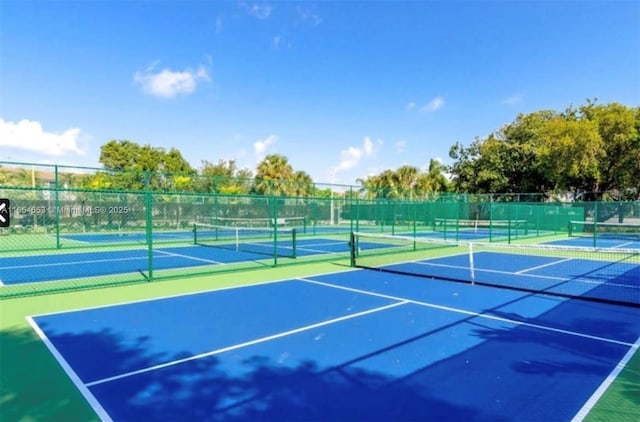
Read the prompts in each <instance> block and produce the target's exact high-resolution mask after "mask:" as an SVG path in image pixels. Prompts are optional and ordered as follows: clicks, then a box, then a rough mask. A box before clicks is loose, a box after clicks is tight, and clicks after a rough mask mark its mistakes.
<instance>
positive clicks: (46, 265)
mask: <svg viewBox="0 0 640 422" xmlns="http://www.w3.org/2000/svg"><path fill="white" fill-rule="evenodd" d="M51 256H64V255H51ZM139 259H148V257H147V256H146V255H145V256H135V257H128V258H109V259H91V260H86V261H70V262H52V263H48V264H31V265H14V266H10V267H0V270H15V269H19V268H42V267H59V266H64V265H80V264H95V263H97V262H119V261H135V260H139Z"/></svg>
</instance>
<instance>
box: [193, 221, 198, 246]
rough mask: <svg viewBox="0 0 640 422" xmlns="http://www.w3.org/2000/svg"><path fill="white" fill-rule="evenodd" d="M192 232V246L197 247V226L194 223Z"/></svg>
mask: <svg viewBox="0 0 640 422" xmlns="http://www.w3.org/2000/svg"><path fill="white" fill-rule="evenodd" d="M191 230H192V231H193V244H194V245H197V244H198V225H197V224H196V223H193V229H191Z"/></svg>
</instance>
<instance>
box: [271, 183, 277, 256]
mask: <svg viewBox="0 0 640 422" xmlns="http://www.w3.org/2000/svg"><path fill="white" fill-rule="evenodd" d="M271 201H273V213H272V215H273V266H274V267H275V266H277V265H278V200H277V197H276V196H275V195H271Z"/></svg>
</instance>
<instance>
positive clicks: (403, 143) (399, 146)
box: [393, 141, 407, 154]
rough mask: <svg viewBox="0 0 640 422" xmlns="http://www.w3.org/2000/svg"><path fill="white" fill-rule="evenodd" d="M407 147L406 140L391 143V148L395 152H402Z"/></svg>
mask: <svg viewBox="0 0 640 422" xmlns="http://www.w3.org/2000/svg"><path fill="white" fill-rule="evenodd" d="M406 147H407V141H397V142H396V143H395V144H393V149H394V151H395V152H396V153H398V154H402V153H403V152H404V150H405V148H406Z"/></svg>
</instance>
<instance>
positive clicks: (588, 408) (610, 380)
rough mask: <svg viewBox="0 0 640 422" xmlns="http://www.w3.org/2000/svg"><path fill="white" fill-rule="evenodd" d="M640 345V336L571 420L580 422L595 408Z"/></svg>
mask: <svg viewBox="0 0 640 422" xmlns="http://www.w3.org/2000/svg"><path fill="white" fill-rule="evenodd" d="M639 347H640V337H639V338H638V340H636V342H635V344H634V347H631V348H630V349H629V350H628V351H627V353H626V354H625V355H624V356H623V357H622V359H620V362H618V364H617V365H616V366H615V368H613V371H611V373H610V374H609V375H608V376H607V378H605V379H604V381H602V384H600V386H599V387H598V388H597V389H596V391H594V393H593V394H592V395H591V397H589V399H588V400H587V401H586V402H585V404H584V406H582V408H581V409H580V410H579V411H578V413H576V415H575V416H574V417H573V419H571V422H580V421H582V420H583V419H584V418H585V416H587V414H588V413H589V412H590V411H591V409H593V406H595V404H596V403H597V402H598V400H600V397H602V395H603V394H604V393H605V391H607V389H608V388H609V386H610V385H611V384H612V383H613V381H614V380H615V379H616V378H617V377H618V375H619V374H620V372H622V370H623V369H624V368H625V366H627V364H628V363H629V361H630V360H631V357H632V356H633V355H634V353H635V352H636V350H637V349H638V348H639Z"/></svg>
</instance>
